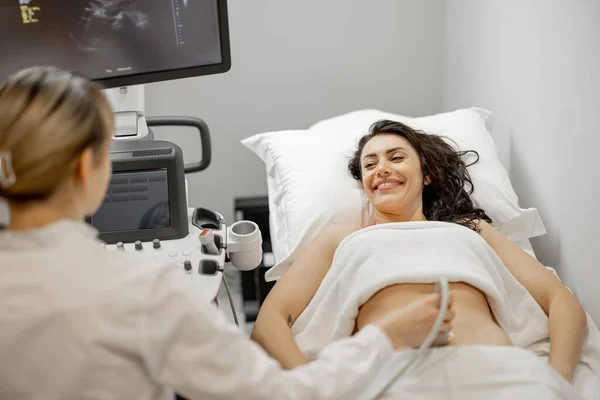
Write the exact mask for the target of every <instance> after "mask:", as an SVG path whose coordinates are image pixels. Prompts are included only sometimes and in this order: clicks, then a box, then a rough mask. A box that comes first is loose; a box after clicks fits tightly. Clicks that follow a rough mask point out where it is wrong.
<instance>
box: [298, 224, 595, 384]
mask: <svg viewBox="0 0 600 400" xmlns="http://www.w3.org/2000/svg"><path fill="white" fill-rule="evenodd" d="M440 276H444V277H445V278H446V279H447V280H448V282H458V281H461V282H465V283H467V284H469V285H471V286H473V287H476V288H478V289H479V290H481V291H482V292H483V293H484V294H485V295H486V297H487V300H488V302H489V304H490V308H491V310H492V312H493V313H494V316H495V318H496V320H497V321H498V323H499V325H500V326H501V327H502V328H503V329H504V331H505V332H506V333H507V334H508V336H509V338H510V340H511V342H512V343H513V344H514V345H515V346H518V347H521V348H524V349H528V350H531V351H533V352H535V353H536V354H538V355H546V354H548V352H549V348H550V344H549V340H548V336H549V334H548V318H547V317H546V314H545V313H544V311H543V310H542V309H541V307H540V306H539V305H538V304H537V302H536V301H535V299H534V298H533V297H532V296H531V295H530V294H529V292H528V291H527V290H526V289H525V288H524V287H523V286H522V285H521V284H520V283H519V282H518V281H517V280H516V279H515V278H514V277H513V275H512V274H511V273H510V271H508V269H507V268H506V267H505V266H504V264H503V263H502V261H501V260H500V258H499V257H498V256H497V255H496V253H495V252H494V250H493V249H492V248H491V247H490V246H489V245H488V244H487V242H486V241H485V240H484V239H483V238H482V237H481V236H480V235H479V234H477V233H476V232H474V231H472V230H471V229H468V228H466V227H463V226H461V225H457V224H451V223H446V222H434V221H423V222H404V223H390V224H381V225H375V226H371V227H368V228H364V229H361V230H359V231H357V232H355V233H353V234H351V235H349V236H348V237H346V238H345V239H344V240H343V241H342V242H341V243H340V245H339V246H338V248H337V250H336V252H335V255H334V259H333V263H332V266H331V268H330V270H329V271H328V273H327V275H326V276H325V278H324V280H323V282H322V284H321V286H320V287H319V289H318V290H317V292H316V293H315V295H314V297H313V299H312V300H311V301H310V303H309V304H308V306H307V307H306V309H305V310H304V311H303V312H302V314H300V316H299V317H298V318H297V320H296V322H295V323H294V325H293V326H292V333H293V334H294V337H295V340H296V342H297V344H298V346H299V348H300V350H301V351H302V353H303V354H304V355H305V356H306V357H307V358H308V359H314V358H315V357H316V355H317V353H318V352H319V351H320V350H321V349H323V348H324V347H325V346H326V345H327V344H329V343H331V342H332V341H335V340H338V339H341V338H344V337H347V336H350V335H351V334H352V331H353V329H354V324H355V321H356V317H357V315H358V309H359V307H360V306H361V305H362V304H363V303H365V302H366V301H367V300H368V299H369V298H370V297H371V296H373V295H374V294H375V293H376V292H377V291H378V290H380V289H382V288H384V287H386V286H389V285H393V284H397V283H409V282H410V283H436V282H437V281H438V279H439V277H440ZM588 328H589V329H588V335H587V337H586V339H585V344H584V347H583V351H582V362H584V363H585V364H587V365H588V366H589V367H590V368H591V369H592V370H593V371H594V372H595V374H596V375H600V332H599V331H598V329H597V327H596V326H595V325H594V323H593V321H592V320H591V318H590V317H589V316H588Z"/></svg>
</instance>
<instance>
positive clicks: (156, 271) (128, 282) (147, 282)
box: [0, 220, 392, 400]
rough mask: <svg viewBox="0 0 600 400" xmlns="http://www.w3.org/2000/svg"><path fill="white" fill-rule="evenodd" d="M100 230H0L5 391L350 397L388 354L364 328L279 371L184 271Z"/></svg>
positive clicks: (61, 225)
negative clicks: (119, 246)
mask: <svg viewBox="0 0 600 400" xmlns="http://www.w3.org/2000/svg"><path fill="white" fill-rule="evenodd" d="M96 236H97V231H96V230H94V229H93V228H91V227H90V226H88V225H87V224H85V223H83V222H77V221H69V220H62V221H60V222H57V223H54V224H52V225H49V226H47V227H44V228H41V229H35V230H28V231H22V232H13V231H0V271H1V272H0V273H1V276H0V398H1V399H19V400H29V399H40V400H41V399H44V400H54V399H56V400H58V399H60V400H69V399H77V400H84V399H111V400H113V399H123V400H134V399H135V400H146V399H172V398H173V391H176V392H177V393H179V394H181V395H183V396H185V397H187V398H189V399H245V400H252V399H311V400H312V399H325V398H327V399H333V398H340V399H352V398H354V397H356V396H357V395H358V394H359V392H360V388H362V387H364V386H365V383H366V382H368V381H369V380H370V379H372V378H373V374H374V372H375V370H376V367H378V366H380V365H381V364H382V363H383V362H384V361H385V360H386V359H388V357H389V354H390V353H391V351H392V347H391V344H390V341H389V339H388V337H387V336H386V335H385V334H384V333H383V332H382V331H381V330H380V329H379V328H377V327H375V326H368V327H367V328H365V329H364V330H362V331H361V332H359V333H358V334H357V335H355V336H354V337H353V338H347V339H343V340H342V341H340V342H337V343H335V344H332V345H330V346H329V347H328V348H326V349H325V350H324V351H323V352H322V353H321V354H320V356H319V359H318V360H317V361H315V362H312V363H310V364H308V365H305V366H302V367H300V368H297V369H295V370H293V371H283V370H282V369H280V367H279V365H278V364H277V363H276V362H275V361H274V360H273V359H271V358H269V357H268V356H267V354H266V353H265V352H264V351H263V350H262V348H260V347H259V346H258V345H256V344H255V343H254V342H252V341H251V340H250V339H249V338H247V337H246V336H245V335H244V334H242V333H241V332H240V331H239V330H238V328H237V327H235V326H234V325H231V324H230V323H229V322H228V321H227V320H226V319H225V318H224V316H223V315H222V314H221V312H220V311H219V310H218V309H217V308H216V307H215V306H214V305H213V304H211V303H210V301H209V300H208V299H206V298H205V296H202V294H201V293H198V292H197V291H193V290H190V286H189V284H188V282H189V280H186V279H185V275H184V274H183V273H182V272H181V270H179V269H177V268H175V267H172V266H164V265H158V264H155V263H154V262H153V261H152V260H146V259H143V258H141V257H140V256H137V255H135V254H128V253H117V252H108V251H106V250H105V249H104V247H103V245H102V243H101V242H99V241H98V240H96Z"/></svg>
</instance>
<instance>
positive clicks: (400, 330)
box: [375, 293, 454, 349]
mask: <svg viewBox="0 0 600 400" xmlns="http://www.w3.org/2000/svg"><path fill="white" fill-rule="evenodd" d="M440 302H441V295H440V294H439V293H435V294H431V295H428V296H425V297H423V298H421V299H419V300H416V301H414V302H412V303H410V304H409V305H407V306H405V307H403V308H401V309H397V310H393V311H390V312H389V313H388V314H387V315H386V316H384V317H382V318H381V319H380V320H379V321H377V322H375V324H376V325H379V326H380V327H381V328H382V329H383V331H384V332H385V333H386V334H387V335H388V337H389V338H390V340H391V341H392V344H393V346H394V348H395V349H400V348H404V347H419V346H420V345H421V343H423V342H424V341H425V338H427V336H428V335H429V332H430V331H431V328H432V327H433V324H434V322H435V320H436V318H437V316H438V313H439V311H440ZM452 303H453V301H452V294H450V296H449V299H448V310H447V312H446V316H445V319H444V323H443V324H442V326H441V328H440V334H441V333H450V332H451V331H452V320H453V319H454V310H453V309H452Z"/></svg>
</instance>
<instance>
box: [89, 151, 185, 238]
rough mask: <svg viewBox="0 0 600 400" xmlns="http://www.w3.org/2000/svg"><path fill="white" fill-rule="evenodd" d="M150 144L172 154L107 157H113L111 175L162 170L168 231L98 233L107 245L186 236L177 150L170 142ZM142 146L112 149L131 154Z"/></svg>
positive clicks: (181, 170) (115, 153) (179, 159)
mask: <svg viewBox="0 0 600 400" xmlns="http://www.w3.org/2000/svg"><path fill="white" fill-rule="evenodd" d="M150 143H151V144H152V146H154V148H155V149H158V150H159V151H160V150H161V147H162V150H164V149H165V148H169V147H171V148H173V150H174V155H173V156H172V157H148V158H143V157H142V158H137V157H131V158H130V157H126V158H122V157H121V156H120V153H122V151H116V152H114V153H112V152H111V156H113V157H111V158H112V165H113V174H115V173H119V172H125V173H131V172H144V171H153V170H157V169H165V168H166V170H167V183H168V193H169V195H168V196H169V214H170V219H171V226H170V227H169V228H155V229H143V230H132V231H111V232H99V239H101V240H103V241H104V242H105V243H107V244H116V243H118V242H123V243H133V242H135V241H136V240H140V241H142V242H147V241H152V240H154V239H160V240H168V239H180V238H183V237H185V236H187V235H188V233H189V230H188V210H187V198H186V187H185V173H184V167H183V154H182V152H181V149H180V148H179V147H178V146H176V145H174V144H172V143H168V142H164V141H152V142H150ZM143 145H144V143H139V142H137V141H134V142H130V143H129V142H126V143H115V144H113V146H126V147H127V148H130V149H131V150H132V151H134V152H135V151H136V148H140V149H143ZM150 151H152V149H150ZM92 217H93V216H92ZM88 222H90V223H91V218H89V219H88Z"/></svg>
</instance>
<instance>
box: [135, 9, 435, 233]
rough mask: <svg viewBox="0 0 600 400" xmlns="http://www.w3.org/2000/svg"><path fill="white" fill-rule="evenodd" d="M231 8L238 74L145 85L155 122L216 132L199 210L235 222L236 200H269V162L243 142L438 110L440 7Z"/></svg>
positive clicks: (193, 180)
mask: <svg viewBox="0 0 600 400" xmlns="http://www.w3.org/2000/svg"><path fill="white" fill-rule="evenodd" d="M228 4H229V13H230V17H229V21H230V32H231V48H232V50H231V52H232V64H233V66H232V69H231V71H229V72H228V73H226V74H223V75H214V76H205V77H197V78H193V79H184V80H178V81H171V82H164V83H156V84H150V85H146V112H147V114H148V115H151V116H154V115H191V116H197V117H201V118H203V119H205V120H206V121H207V123H208V124H209V126H210V129H211V131H212V142H213V162H212V164H211V166H210V167H209V168H208V169H207V170H206V171H204V172H201V173H198V174H196V175H191V176H190V201H191V203H192V205H194V206H200V205H201V206H204V207H208V208H212V209H214V210H217V211H219V212H221V213H222V214H223V215H224V216H225V218H226V220H227V221H230V222H231V221H232V218H233V214H232V213H233V199H234V198H235V197H239V196H252V195H265V194H266V193H267V185H266V176H265V170H264V164H263V163H262V162H261V161H260V160H259V159H258V158H257V157H256V156H255V155H253V154H252V153H251V152H250V151H249V150H247V149H245V148H244V147H243V146H242V145H241V144H240V140H241V139H243V138H245V137H248V136H250V135H253V134H255V133H259V132H265V131H272V130H282V129H298V128H305V127H308V126H309V125H311V124H312V123H314V122H316V121H318V120H320V119H323V118H326V117H331V116H333V115H336V114H339V113H343V112H347V111H350V110H353V109H358V108H365V107H369V108H381V109H385V110H389V111H394V112H398V113H403V114H407V115H423V114H430V113H436V112H439V111H440V109H441V105H442V102H441V94H442V82H441V79H442V75H443V74H442V64H443V62H442V54H443V52H442V48H443V43H442V40H441V38H442V31H443V5H442V0H420V1H414V0H370V1H364V0H328V1H322V0H305V1H282V0H260V1H249V0H230V1H229V2H228ZM169 135H170V136H169V137H171V138H173V137H175V138H176V140H174V141H175V142H177V143H182V142H181V141H180V140H181V139H182V138H181V135H171V134H169ZM161 137H164V136H162V135H161ZM185 142H187V140H186V141H185ZM187 150H188V151H185V150H184V153H185V154H186V156H188V157H189V160H195V158H194V159H192V157H191V154H190V152H189V150H190V148H188V149H187ZM189 160H188V161H189Z"/></svg>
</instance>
